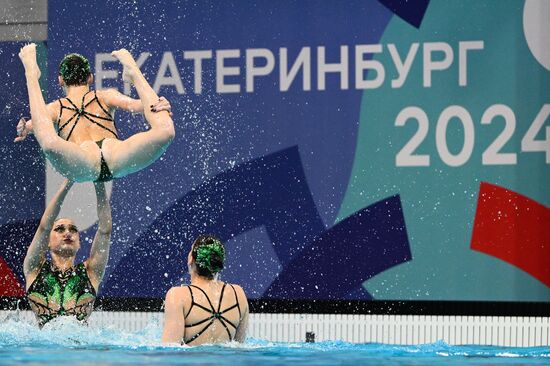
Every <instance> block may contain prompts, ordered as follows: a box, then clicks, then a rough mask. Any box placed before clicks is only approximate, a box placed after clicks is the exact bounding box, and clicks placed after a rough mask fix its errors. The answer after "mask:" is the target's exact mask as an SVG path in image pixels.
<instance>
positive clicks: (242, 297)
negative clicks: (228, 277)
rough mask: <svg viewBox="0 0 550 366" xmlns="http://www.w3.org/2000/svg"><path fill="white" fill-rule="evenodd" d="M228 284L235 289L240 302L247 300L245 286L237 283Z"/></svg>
mask: <svg viewBox="0 0 550 366" xmlns="http://www.w3.org/2000/svg"><path fill="white" fill-rule="evenodd" d="M227 285H229V286H231V287H233V288H234V289H235V293H236V294H237V298H238V299H239V302H245V301H247V299H246V293H245V292H244V290H243V288H242V287H241V286H240V285H237V284H235V283H228V284H227Z"/></svg>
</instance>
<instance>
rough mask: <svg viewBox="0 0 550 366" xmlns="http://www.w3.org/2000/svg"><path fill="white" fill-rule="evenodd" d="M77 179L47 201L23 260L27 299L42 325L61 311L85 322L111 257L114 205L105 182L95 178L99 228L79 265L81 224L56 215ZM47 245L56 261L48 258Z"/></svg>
mask: <svg viewBox="0 0 550 366" xmlns="http://www.w3.org/2000/svg"><path fill="white" fill-rule="evenodd" d="M72 185H73V182H72V181H69V180H65V181H64V182H63V184H62V185H61V188H60V189H59V190H58V192H57V193H56V195H55V196H54V197H53V198H52V200H51V201H50V203H49V204H48V206H47V207H46V209H45V211H44V214H43V215H42V218H41V220H40V224H39V226H38V229H37V230H36V233H35V234H34V238H33V239H32V242H31V244H30V246H29V249H28V250H27V255H26V256H25V260H24V262H23V273H24V275H25V285H26V290H27V299H28V301H29V304H30V306H31V309H32V311H33V312H34V314H35V315H36V318H37V320H38V325H39V326H40V327H43V326H44V324H46V323H47V322H49V321H50V320H52V319H54V318H57V317H58V316H61V315H67V316H74V317H76V319H78V320H80V321H83V322H85V321H86V320H87V319H88V318H89V316H90V314H91V313H92V311H93V306H94V301H95V298H96V294H97V291H98V289H99V285H100V283H101V280H102V278H103V274H104V272H105V267H106V265H107V260H108V259H109V247H110V239H111V230H112V219H111V206H110V205H109V200H108V198H107V194H106V193H105V183H102V182H96V183H94V186H95V191H96V197H97V215H98V218H99V223H98V228H97V232H96V234H95V237H94V240H93V242H92V247H91V249H90V256H89V257H88V259H87V260H86V261H84V262H83V263H79V264H77V265H75V257H76V253H77V252H78V250H79V249H80V236H79V233H78V229H77V227H76V225H75V224H74V222H73V221H72V220H71V219H67V218H57V215H59V210H60V209H61V205H62V204H63V200H64V199H65V196H66V195H67V193H68V192H69V190H70V189H71V187H72ZM56 218H57V219H56ZM48 250H49V252H50V257H51V261H50V260H48V259H47V258H46V254H47V252H48Z"/></svg>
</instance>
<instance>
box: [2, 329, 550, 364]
mask: <svg viewBox="0 0 550 366" xmlns="http://www.w3.org/2000/svg"><path fill="white" fill-rule="evenodd" d="M160 334H161V329H160V327H158V325H156V324H155V325H151V326H149V327H146V328H145V329H143V330H142V331H140V332H136V333H128V332H123V331H120V330H116V329H110V328H96V327H92V326H91V327H85V326H81V325H80V324H78V323H76V322H75V321H73V320H72V319H71V318H66V319H59V320H57V321H54V322H52V323H50V324H47V325H46V326H45V327H44V329H42V330H38V328H37V327H36V326H35V325H34V324H31V323H27V322H24V321H21V320H13V319H5V320H3V321H2V322H1V324H0V364H1V365H21V364H27V365H60V364H68V365H93V366H99V365H177V364H185V365H217V366H220V365H221V366H223V365H231V366H237V365H259V364H261V365H290V364H300V365H434V364H440V363H441V362H442V361H445V362H446V364H447V365H543V364H547V365H548V364H550V347H533V348H506V347H488V346H450V345H447V344H445V343H444V342H437V343H433V344H425V345H418V346H394V345H384V344H372V343H371V344H352V343H346V342H340V341H334V342H319V343H274V342H267V341H264V340H259V339H249V340H247V342H246V343H244V344H238V343H229V344H225V345H205V346H197V347H187V346H177V345H171V346H166V345H162V344H161V343H160V342H159V338H160Z"/></svg>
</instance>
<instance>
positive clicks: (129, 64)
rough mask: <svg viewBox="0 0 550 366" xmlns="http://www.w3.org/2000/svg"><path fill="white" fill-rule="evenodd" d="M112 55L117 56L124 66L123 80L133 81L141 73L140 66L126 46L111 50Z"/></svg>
mask: <svg viewBox="0 0 550 366" xmlns="http://www.w3.org/2000/svg"><path fill="white" fill-rule="evenodd" d="M111 55H112V56H113V57H115V58H116V59H117V60H118V61H119V62H120V63H121V64H122V66H123V67H124V69H123V70H122V80H124V81H126V82H128V83H133V82H134V78H135V77H136V76H137V75H138V73H139V68H138V65H137V63H136V61H135V60H134V58H133V57H132V55H131V54H130V52H128V50H126V49H125V48H121V49H120V50H117V51H113V52H111Z"/></svg>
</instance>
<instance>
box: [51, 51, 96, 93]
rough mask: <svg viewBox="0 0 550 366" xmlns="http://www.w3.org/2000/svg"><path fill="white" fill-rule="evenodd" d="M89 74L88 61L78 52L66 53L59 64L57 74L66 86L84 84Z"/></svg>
mask: <svg viewBox="0 0 550 366" xmlns="http://www.w3.org/2000/svg"><path fill="white" fill-rule="evenodd" d="M90 74H91V68H90V62H89V61H88V59H86V57H84V56H82V55H80V54H78V53H70V54H68V55H66V56H65V57H63V60H61V63H60V64H59V75H61V77H62V78H63V80H64V81H65V84H67V85H68V86H73V85H86V83H87V82H88V77H89V76H90Z"/></svg>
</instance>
